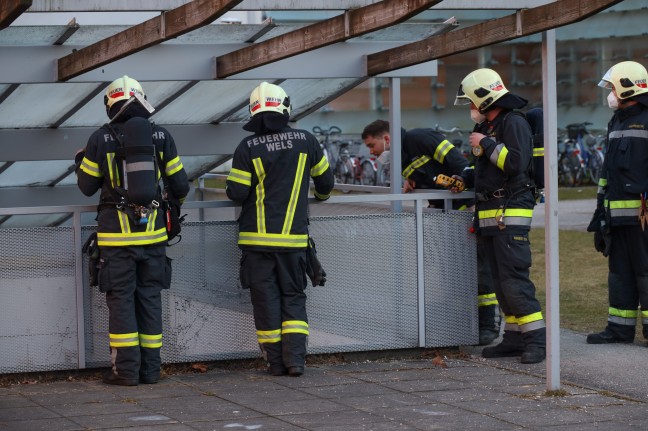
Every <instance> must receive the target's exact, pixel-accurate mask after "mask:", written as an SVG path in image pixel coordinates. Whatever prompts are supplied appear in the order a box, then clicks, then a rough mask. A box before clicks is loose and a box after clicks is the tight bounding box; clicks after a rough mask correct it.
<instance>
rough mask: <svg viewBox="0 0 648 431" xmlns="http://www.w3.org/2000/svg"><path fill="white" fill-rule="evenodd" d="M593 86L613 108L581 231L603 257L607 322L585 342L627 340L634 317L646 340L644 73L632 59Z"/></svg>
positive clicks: (647, 89)
mask: <svg viewBox="0 0 648 431" xmlns="http://www.w3.org/2000/svg"><path fill="white" fill-rule="evenodd" d="M599 86H601V87H603V88H605V89H608V90H610V91H609V93H608V94H607V100H608V105H609V107H610V108H611V109H612V110H613V112H614V113H613V115H612V119H611V120H610V122H609V123H608V128H607V150H606V153H605V164H604V166H603V173H602V175H601V178H600V179H599V184H598V185H599V187H598V195H597V207H596V210H595V212H594V215H593V217H592V221H591V222H590V225H589V226H588V228H587V230H588V231H590V232H594V246H595V247H596V250H598V251H600V252H602V253H603V255H604V256H607V257H608V258H609V261H608V267H609V275H608V295H609V297H608V298H609V305H610V306H609V309H608V319H607V326H606V327H605V329H604V330H603V331H602V332H599V333H593V334H589V335H588V336H587V342H588V343H589V344H607V343H632V342H633V341H634V338H635V328H636V326H637V319H640V321H641V323H642V328H643V336H644V338H646V339H648V277H646V274H648V231H647V230H646V226H647V225H648V204H647V202H648V199H647V198H648V73H647V72H646V68H645V67H644V66H643V65H642V64H640V63H637V62H636V61H622V62H620V63H617V64H615V65H614V66H612V67H611V68H610V70H608V71H607V72H606V73H605V75H604V76H603V78H602V79H601V82H600V83H599Z"/></svg>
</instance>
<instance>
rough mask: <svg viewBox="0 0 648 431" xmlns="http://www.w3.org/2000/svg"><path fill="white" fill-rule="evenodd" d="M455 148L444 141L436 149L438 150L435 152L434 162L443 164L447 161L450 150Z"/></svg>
mask: <svg viewBox="0 0 648 431" xmlns="http://www.w3.org/2000/svg"><path fill="white" fill-rule="evenodd" d="M453 148H454V145H452V144H451V143H450V142H449V141H448V140H447V139H444V140H443V141H441V143H440V144H439V145H438V146H437V147H436V150H434V160H436V161H437V162H439V163H441V164H443V161H444V160H445V156H446V154H448V152H449V151H450V150H452V149H453Z"/></svg>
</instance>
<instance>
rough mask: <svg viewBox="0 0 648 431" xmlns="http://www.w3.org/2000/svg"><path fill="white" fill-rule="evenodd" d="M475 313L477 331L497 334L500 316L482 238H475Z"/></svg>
mask: <svg viewBox="0 0 648 431" xmlns="http://www.w3.org/2000/svg"><path fill="white" fill-rule="evenodd" d="M477 311H478V315H479V330H480V331H482V330H489V331H493V332H497V333H499V330H500V323H501V315H500V313H499V304H498V303H497V297H496V295H495V286H494V284H493V273H492V271H491V269H490V265H489V263H488V259H487V258H486V250H485V245H484V237H483V236H481V235H480V236H477Z"/></svg>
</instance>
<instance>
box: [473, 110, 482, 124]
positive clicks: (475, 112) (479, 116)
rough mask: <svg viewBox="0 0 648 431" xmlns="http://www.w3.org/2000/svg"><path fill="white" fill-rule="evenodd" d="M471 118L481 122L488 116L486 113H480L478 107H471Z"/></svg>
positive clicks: (478, 122)
mask: <svg viewBox="0 0 648 431" xmlns="http://www.w3.org/2000/svg"><path fill="white" fill-rule="evenodd" d="M470 119H471V120H473V121H474V122H475V123H477V124H481V123H483V122H484V121H485V120H486V116H485V115H484V114H480V113H479V111H478V110H476V109H471V110H470Z"/></svg>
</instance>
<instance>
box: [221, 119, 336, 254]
mask: <svg viewBox="0 0 648 431" xmlns="http://www.w3.org/2000/svg"><path fill="white" fill-rule="evenodd" d="M310 177H312V178H313V183H314V185H315V198H316V199H318V200H326V199H328V198H329V197H330V193H331V190H332V189H333V183H334V179H333V173H332V172H331V169H330V168H329V162H328V160H327V159H326V156H324V153H323V151H322V149H321V147H320V144H319V142H318V141H317V138H315V136H313V135H312V134H311V133H310V132H308V131H306V130H300V129H292V128H290V127H288V126H286V127H284V128H282V129H280V130H278V131H276V132H274V133H267V134H255V135H252V136H248V137H246V138H245V139H243V140H242V141H241V143H240V144H239V145H238V147H237V148H236V151H235V152H234V158H233V160H232V169H231V171H230V174H229V175H228V177H227V196H228V197H229V198H230V199H231V200H233V201H237V202H241V205H242V209H241V215H240V218H239V241H238V244H239V247H240V248H241V249H250V250H255V251H282V250H283V251H297V250H299V249H305V248H306V247H307V245H308V200H307V198H308V191H309V184H310Z"/></svg>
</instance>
